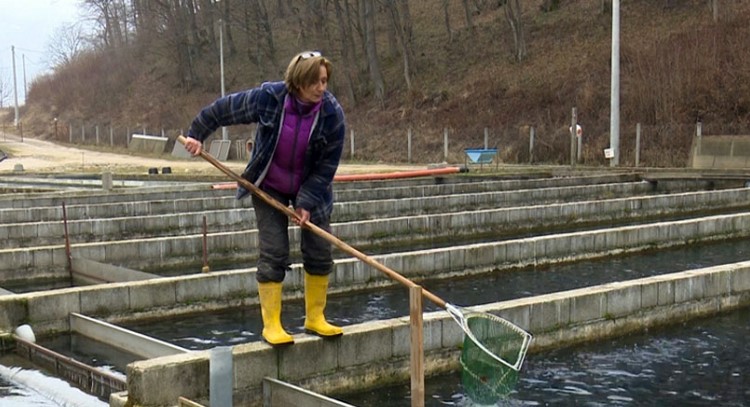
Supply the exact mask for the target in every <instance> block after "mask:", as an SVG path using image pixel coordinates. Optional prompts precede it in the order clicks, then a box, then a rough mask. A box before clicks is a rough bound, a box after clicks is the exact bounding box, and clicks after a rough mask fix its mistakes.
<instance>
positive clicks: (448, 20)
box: [443, 0, 453, 42]
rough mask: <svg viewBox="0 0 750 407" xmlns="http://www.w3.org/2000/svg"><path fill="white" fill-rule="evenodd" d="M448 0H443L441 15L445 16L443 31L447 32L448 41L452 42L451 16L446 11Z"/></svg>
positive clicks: (448, 4)
mask: <svg viewBox="0 0 750 407" xmlns="http://www.w3.org/2000/svg"><path fill="white" fill-rule="evenodd" d="M449 6H450V0H443V16H444V17H445V31H447V32H448V42H453V30H451V16H450V13H448V7H449Z"/></svg>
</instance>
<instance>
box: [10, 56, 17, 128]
mask: <svg viewBox="0 0 750 407" xmlns="http://www.w3.org/2000/svg"><path fill="white" fill-rule="evenodd" d="M10 52H11V54H12V55H13V97H14V98H15V101H16V118H15V121H14V122H13V124H14V125H15V126H16V129H18V86H17V84H16V47H15V46H13V45H11V46H10Z"/></svg>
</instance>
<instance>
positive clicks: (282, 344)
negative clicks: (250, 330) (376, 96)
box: [263, 338, 294, 348]
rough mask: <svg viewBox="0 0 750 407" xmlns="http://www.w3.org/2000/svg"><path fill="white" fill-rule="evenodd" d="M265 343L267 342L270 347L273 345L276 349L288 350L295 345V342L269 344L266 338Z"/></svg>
mask: <svg viewBox="0 0 750 407" xmlns="http://www.w3.org/2000/svg"><path fill="white" fill-rule="evenodd" d="M263 342H265V343H266V344H268V345H271V346H272V347H274V348H286V347H289V346H292V345H294V341H291V342H282V343H271V342H268V340H267V339H266V338H263Z"/></svg>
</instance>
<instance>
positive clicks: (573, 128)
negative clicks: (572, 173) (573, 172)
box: [570, 107, 578, 166]
mask: <svg viewBox="0 0 750 407" xmlns="http://www.w3.org/2000/svg"><path fill="white" fill-rule="evenodd" d="M570 116H571V118H570V165H571V166H575V165H576V124H578V120H577V118H576V108H575V107H574V108H573V109H572V111H571V115H570Z"/></svg>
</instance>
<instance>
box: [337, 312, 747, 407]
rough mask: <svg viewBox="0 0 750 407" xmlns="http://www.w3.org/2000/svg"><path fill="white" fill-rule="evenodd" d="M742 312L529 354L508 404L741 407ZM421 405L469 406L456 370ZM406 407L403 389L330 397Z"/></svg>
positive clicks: (428, 389)
mask: <svg viewBox="0 0 750 407" xmlns="http://www.w3.org/2000/svg"><path fill="white" fill-rule="evenodd" d="M748 321H750V308H745V309H742V310H738V311H734V312H732V313H730V314H725V315H721V316H716V317H713V318H710V319H701V320H695V321H691V322H689V323H687V324H683V325H679V326H676V327H665V328H663V329H658V330H653V331H650V332H646V333H642V334H637V335H630V336H627V337H622V338H616V339H613V340H607V341H601V342H597V343H592V344H586V345H580V346H575V347H570V348H565V349H558V350H556V351H553V352H546V353H544V354H532V355H529V356H528V359H527V361H526V363H525V365H524V367H523V369H522V371H521V380H520V381H519V383H518V385H517V386H516V390H515V392H514V393H513V394H512V395H511V397H510V398H509V400H505V401H504V402H501V403H498V404H497V405H509V406H613V405H627V406H636V405H637V406H688V405H689V406H726V407H733V406H737V407H740V406H748V405H750V352H748V351H747V349H748V347H747V338H748V337H750V324H748ZM425 394H426V396H425V405H426V406H435V407H437V406H451V405H452V406H472V405H473V403H472V402H471V400H468V399H467V398H466V397H465V396H464V393H463V390H462V388H461V384H460V376H459V374H458V373H455V374H451V375H444V376H439V377H434V378H427V379H426V381H425ZM337 398H338V399H340V400H343V401H346V402H348V403H351V404H353V405H356V406H363V407H364V406H393V407H400V406H403V407H408V406H410V405H411V400H410V398H409V385H408V384H406V385H404V386H394V387H389V388H385V389H377V390H374V391H369V392H366V393H362V394H356V395H347V396H341V397H337Z"/></svg>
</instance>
